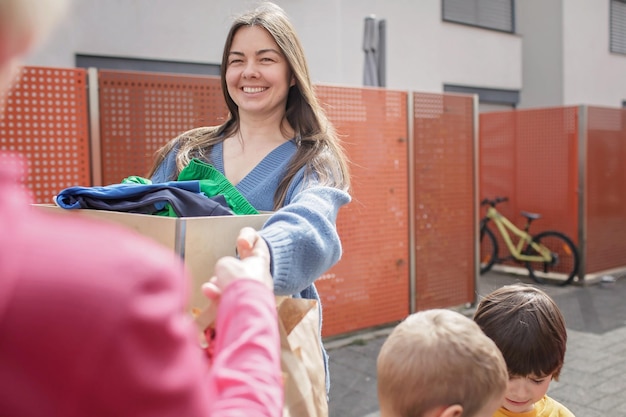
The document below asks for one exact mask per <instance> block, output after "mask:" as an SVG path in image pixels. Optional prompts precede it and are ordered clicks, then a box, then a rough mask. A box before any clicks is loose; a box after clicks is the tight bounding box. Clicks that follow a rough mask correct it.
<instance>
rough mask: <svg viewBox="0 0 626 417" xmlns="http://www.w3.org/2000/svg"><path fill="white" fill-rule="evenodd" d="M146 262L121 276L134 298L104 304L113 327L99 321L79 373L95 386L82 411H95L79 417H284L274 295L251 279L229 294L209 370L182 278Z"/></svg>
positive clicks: (85, 392)
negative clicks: (187, 309) (93, 343)
mask: <svg viewBox="0 0 626 417" xmlns="http://www.w3.org/2000/svg"><path fill="white" fill-rule="evenodd" d="M146 256H147V257H149V258H151V259H152V262H150V263H144V262H143V261H144V260H141V261H138V262H137V264H136V265H132V266H130V267H131V268H134V269H135V270H134V271H126V273H127V275H120V277H121V278H123V277H124V276H133V277H134V283H135V285H132V286H124V288H129V287H130V288H133V289H134V290H133V291H128V292H127V293H126V292H125V293H124V294H123V295H122V294H115V295H113V294H109V296H104V295H103V300H102V301H103V302H104V301H105V300H104V298H106V300H107V302H108V304H109V305H110V308H108V309H107V310H108V311H109V312H110V313H111V314H110V316H112V317H110V319H112V320H107V321H105V320H95V319H94V320H93V321H92V323H93V324H94V326H93V327H92V329H93V330H92V332H93V333H91V335H92V336H95V338H94V341H95V340H98V341H99V349H97V351H94V352H93V355H92V360H91V362H90V363H88V364H87V366H86V367H85V368H83V370H82V373H83V375H84V376H85V377H88V378H86V380H85V383H83V384H82V385H81V388H80V389H81V390H82V393H81V395H80V396H79V397H80V398H81V404H80V405H76V406H77V407H78V408H81V407H82V408H83V409H86V410H89V412H88V413H87V414H82V415H90V416H92V417H105V416H107V417H108V416H112V415H114V416H117V417H131V416H132V417H180V416H185V417H196V416H197V417H209V416H211V417H230V416H246V417H256V416H259V417H261V416H272V417H274V416H280V415H281V414H282V413H281V411H282V401H283V394H282V372H281V368H280V338H279V333H278V325H277V312H276V305H275V301H274V295H273V293H272V292H271V291H270V290H268V289H267V288H266V287H264V286H263V284H261V283H260V282H257V281H252V280H247V279H241V280H237V281H235V282H233V283H232V284H231V285H229V286H228V287H227V288H226V290H225V291H224V293H223V294H222V300H221V302H220V307H219V310H218V315H219V317H218V321H217V323H216V325H217V326H216V332H217V339H216V348H215V358H214V363H213V365H212V366H211V368H210V369H209V365H208V360H207V358H206V356H205V353H204V351H203V350H202V349H201V348H200V345H199V335H198V332H197V329H196V327H195V325H194V324H193V322H192V320H191V317H189V315H188V314H186V313H185V312H184V309H185V307H184V306H185V304H186V299H187V297H186V292H185V291H184V287H185V286H186V285H185V283H184V281H183V280H181V279H180V278H181V275H180V271H174V270H172V269H171V268H167V267H166V268H163V269H161V270H160V271H159V272H156V271H155V269H158V268H155V265H154V264H155V263H156V264H158V263H159V262H161V259H160V258H158V256H157V255H153V254H149V255H148V254H147V255H146ZM167 265H168V266H171V264H167ZM120 277H111V278H110V279H112V280H114V279H118V278H120ZM119 288H122V286H121V285H120V286H119ZM79 318H80V319H82V320H89V319H88V318H87V317H80V316H78V317H77V319H79ZM85 338H87V339H89V338H90V334H85ZM60 342H62V341H60ZM94 350H96V349H94ZM78 415H81V414H78Z"/></svg>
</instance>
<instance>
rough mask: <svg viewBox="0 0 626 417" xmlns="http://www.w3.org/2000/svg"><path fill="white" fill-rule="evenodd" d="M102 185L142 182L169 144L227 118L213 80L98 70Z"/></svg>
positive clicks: (215, 79)
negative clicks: (159, 151) (132, 178)
mask: <svg viewBox="0 0 626 417" xmlns="http://www.w3.org/2000/svg"><path fill="white" fill-rule="evenodd" d="M98 74H99V80H98V84H99V90H100V91H99V107H100V132H101V133H100V135H101V139H100V143H101V155H102V157H101V159H102V183H103V184H105V185H107V184H114V183H119V182H121V181H122V180H123V179H124V178H125V177H127V176H129V175H139V176H145V175H147V172H148V170H149V168H150V166H151V163H152V161H153V159H154V153H155V152H156V150H157V149H158V148H160V147H161V146H163V145H164V144H165V143H166V142H167V141H168V140H170V139H172V138H174V137H176V136H178V135H180V134H181V133H183V132H185V131H187V130H189V129H192V128H194V127H198V126H211V125H215V124H218V123H220V122H221V121H223V120H224V118H225V117H226V115H227V114H228V110H227V108H226V104H225V103H224V98H223V96H222V89H221V86H220V81H219V78H218V77H213V76H185V75H173V74H153V73H144V72H130V71H127V72H124V71H106V70H101V71H99V72H98Z"/></svg>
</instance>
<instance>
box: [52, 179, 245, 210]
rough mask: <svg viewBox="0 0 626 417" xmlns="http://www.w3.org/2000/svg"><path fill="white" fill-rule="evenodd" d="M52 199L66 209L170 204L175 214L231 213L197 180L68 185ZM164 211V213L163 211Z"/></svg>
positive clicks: (143, 207) (163, 207) (144, 207)
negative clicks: (82, 185) (88, 185)
mask: <svg viewBox="0 0 626 417" xmlns="http://www.w3.org/2000/svg"><path fill="white" fill-rule="evenodd" d="M55 202H56V204H57V205H58V206H59V207H62V208H65V209H97V210H108V211H121V212H127V213H141V214H161V213H160V212H162V211H163V210H166V209H167V207H168V204H169V207H170V208H171V211H173V213H171V214H169V215H172V216H176V217H194V216H224V215H232V214H233V212H232V211H231V210H230V208H229V207H228V204H227V203H226V200H225V198H224V196H221V195H219V196H215V197H211V198H209V197H207V196H206V195H205V194H204V193H202V192H201V190H200V182H199V181H169V182H164V183H158V184H136V183H126V184H112V185H107V186H103V187H80V186H77V187H69V188H66V189H64V190H62V191H61V192H60V193H59V194H58V195H57V196H56V197H55ZM166 214H167V213H166Z"/></svg>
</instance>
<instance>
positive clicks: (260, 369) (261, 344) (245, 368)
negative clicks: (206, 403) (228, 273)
mask: <svg viewBox="0 0 626 417" xmlns="http://www.w3.org/2000/svg"><path fill="white" fill-rule="evenodd" d="M277 320H278V319H277V313H276V305H275V301H274V295H273V293H272V292H271V291H270V290H268V289H267V288H266V287H265V286H264V285H263V284H262V283H260V282H258V281H252V280H248V279H240V280H237V281H235V282H233V283H232V284H230V285H229V286H228V287H227V288H226V290H225V291H224V293H223V294H222V299H221V301H220V306H219V309H218V314H217V323H216V340H215V357H214V362H213V366H212V367H211V371H210V378H211V382H210V387H211V388H210V397H211V398H214V399H215V402H214V403H213V404H212V407H211V409H212V412H211V416H214V417H217V416H219V417H226V416H247V417H253V416H271V417H275V416H280V415H281V414H282V412H281V410H282V406H283V391H282V371H281V367H280V337H279V333H278V325H277V323H278V322H277Z"/></svg>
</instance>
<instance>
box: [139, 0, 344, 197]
mask: <svg viewBox="0 0 626 417" xmlns="http://www.w3.org/2000/svg"><path fill="white" fill-rule="evenodd" d="M246 26H257V27H261V28H263V29H265V30H267V31H268V32H269V34H270V35H271V36H272V37H273V38H274V40H275V41H276V43H277V45H278V47H279V48H280V49H281V51H282V53H283V55H284V56H285V58H286V60H287V62H288V64H289V67H290V70H291V73H292V75H293V77H294V79H295V85H294V86H292V87H291V88H290V89H289V93H288V97H287V108H286V111H285V115H284V117H285V118H286V119H287V122H288V123H289V124H290V126H291V127H292V128H293V129H294V131H295V135H296V142H297V144H298V150H297V152H296V154H295V155H294V157H293V158H292V160H291V161H290V163H289V166H288V168H287V172H286V173H285V177H284V178H283V179H282V180H281V182H280V184H279V186H278V189H277V190H276V194H275V195H274V209H277V208H279V207H281V206H282V205H283V204H284V200H285V196H286V193H287V189H288V187H289V184H290V182H291V180H292V179H293V177H294V175H295V174H296V173H297V172H298V170H299V169H300V168H302V167H303V166H306V168H305V178H310V176H311V175H314V176H316V178H317V180H318V181H319V183H321V184H323V185H328V186H332V187H336V188H339V189H342V190H344V191H348V190H349V189H350V175H349V170H348V160H347V157H346V155H345V153H344V151H343V148H342V147H341V144H340V141H339V138H338V136H337V133H336V132H335V129H334V127H333V125H332V124H331V123H330V122H329V121H328V119H327V118H326V115H325V113H324V110H323V109H322V107H321V106H320V104H319V102H318V101H317V98H316V96H315V93H314V90H313V86H312V85H311V79H310V76H309V70H308V66H307V63H306V58H305V56H304V52H303V49H302V45H301V44H300V41H299V39H298V36H297V34H296V31H295V29H294V27H293V25H292V24H291V22H290V21H289V19H288V17H287V15H286V14H285V12H284V11H283V10H282V9H281V8H280V7H278V6H277V5H275V4H273V3H270V2H264V3H261V5H260V6H259V7H257V8H256V9H254V10H253V11H251V12H248V13H246V14H244V15H242V16H240V17H238V18H236V19H235V21H234V22H233V24H232V26H231V28H230V31H229V32H228V35H227V37H226V42H225V45H224V51H223V56H222V66H221V84H222V93H223V94H224V99H225V100H226V105H227V106H228V109H229V115H228V118H227V120H226V122H224V123H223V124H221V125H219V126H213V127H201V128H197V129H193V130H190V131H188V132H185V133H183V134H182V135H180V136H179V137H177V138H175V139H173V140H172V141H170V142H169V143H167V144H166V145H165V146H164V147H162V148H161V149H159V150H158V151H157V154H156V158H155V161H154V165H153V167H152V169H151V171H150V173H149V176H152V175H153V174H154V172H155V170H156V168H157V167H158V166H159V164H160V163H161V162H163V160H164V159H165V156H166V155H167V153H168V152H170V151H171V150H172V149H173V148H174V147H176V146H178V153H177V156H176V165H177V168H178V172H180V170H181V169H182V168H184V167H185V166H186V165H187V164H188V163H189V161H190V160H191V159H192V158H195V157H201V158H205V159H208V155H210V152H209V150H210V149H211V147H212V146H213V145H215V144H216V143H219V142H221V141H223V140H224V139H225V138H227V137H231V136H233V135H234V134H236V133H237V132H238V131H239V128H240V119H239V109H238V107H237V104H235V102H234V101H233V99H232V98H231V97H230V95H229V94H228V89H227V86H226V80H225V79H226V77H225V74H226V69H227V65H228V55H229V53H230V49H231V46H232V43H233V38H234V36H235V34H236V33H237V31H238V30H239V29H240V28H242V27H246ZM171 179H173V178H171Z"/></svg>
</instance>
